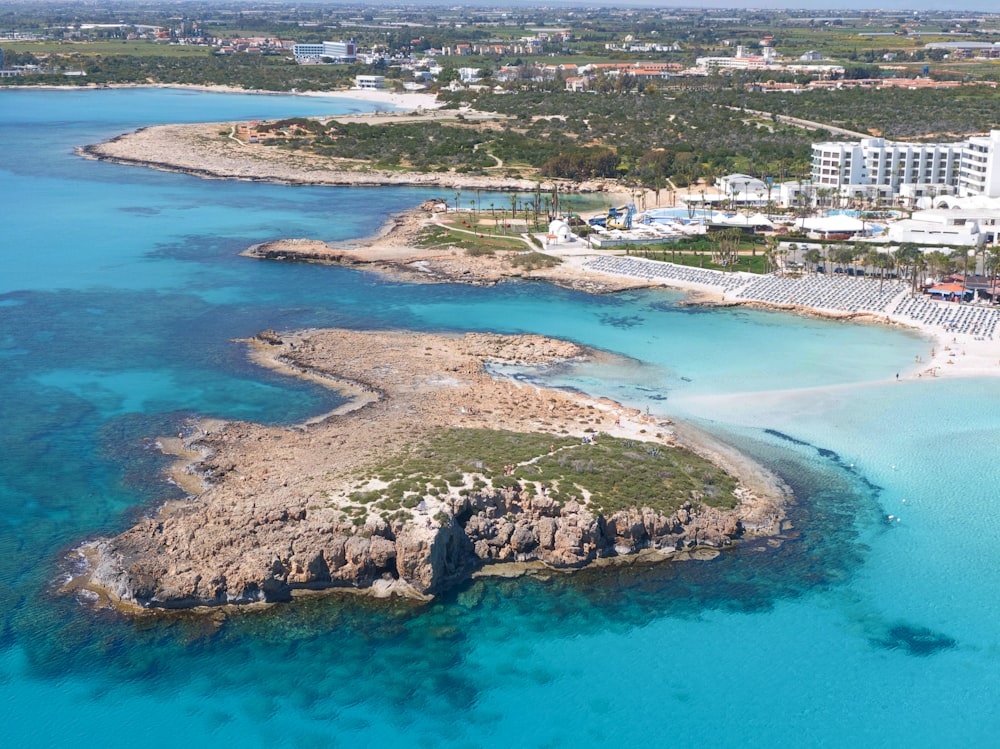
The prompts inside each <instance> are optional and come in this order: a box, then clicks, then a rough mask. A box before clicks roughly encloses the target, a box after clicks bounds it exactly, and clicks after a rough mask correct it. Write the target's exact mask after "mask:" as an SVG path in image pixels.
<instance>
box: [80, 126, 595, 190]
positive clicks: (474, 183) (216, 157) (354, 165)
mask: <svg viewBox="0 0 1000 749" xmlns="http://www.w3.org/2000/svg"><path fill="white" fill-rule="evenodd" d="M329 119H338V118H329ZM339 119H345V120H346V119H350V120H352V121H358V120H365V121H369V122H372V123H377V124H384V123H386V122H387V121H389V122H391V121H393V120H394V119H395V120H398V117H396V118H393V116H392V115H387V114H386V113H373V114H369V115H349V116H345V117H342V118H339ZM240 124H241V123H237V122H208V123H196V124H180V125H154V126H151V127H144V128H140V129H139V130H136V131H134V132H131V133H124V134H122V135H119V136H118V137H115V138H112V139H111V140H108V141H105V142H104V143H97V144H92V145H86V146H81V147H79V148H78V149H77V153H78V154H79V155H81V156H84V157H85V158H90V159H96V160H99V161H109V162H112V163H116V164H125V165H128V166H143V167H147V168H151V169H158V170H160V171H167V172H180V173H183V174H190V175H193V176H196V177H202V178H205V179H235V180H245V181H250V182H271V183H274V184H284V185H329V186H348V187H371V186H386V185H395V186H411V187H442V188H447V189H463V190H466V189H468V190H476V189H480V190H493V191H518V192H526V193H530V192H534V191H535V190H538V189H541V190H543V191H550V190H552V189H553V184H554V183H553V182H552V181H543V182H539V181H538V180H534V179H526V178H521V177H514V176H509V175H506V174H504V173H503V170H501V171H500V172H498V173H496V174H491V173H486V174H466V173H462V172H456V171H447V170H446V171H412V170H405V169H400V170H388V169H377V168H375V167H373V166H372V165H371V164H370V163H369V162H367V161H358V160H355V159H338V158H334V157H329V156H323V155H318V154H315V153H310V152H308V151H303V150H290V149H287V148H279V147H275V146H267V145H263V144H260V143H249V142H247V141H246V140H245V139H240V138H239V137H237V135H236V134H237V133H238V131H239V128H240ZM558 185H559V190H560V191H562V192H601V191H604V190H606V189H608V185H607V184H605V183H604V182H601V181H593V182H573V181H568V180H567V181H563V180H560V181H559V182H558Z"/></svg>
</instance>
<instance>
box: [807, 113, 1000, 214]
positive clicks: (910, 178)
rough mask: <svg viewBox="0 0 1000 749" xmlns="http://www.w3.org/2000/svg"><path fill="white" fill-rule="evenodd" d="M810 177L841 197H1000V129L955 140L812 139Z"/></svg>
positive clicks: (887, 198)
mask: <svg viewBox="0 0 1000 749" xmlns="http://www.w3.org/2000/svg"><path fill="white" fill-rule="evenodd" d="M812 183H813V185H814V186H815V187H816V189H818V190H822V189H827V190H833V191H835V192H837V193H839V194H840V195H843V196H845V197H865V196H867V197H871V198H876V197H877V198H882V199H885V200H893V199H895V198H897V197H900V196H902V197H905V198H910V199H916V198H919V197H923V196H933V195H955V194H957V195H962V196H971V195H985V196H987V197H1000V130H994V131H992V132H991V133H990V135H989V136H985V137H974V138H969V139H967V140H965V141H960V142H958V143H899V142H895V141H887V140H885V139H884V138H862V139H861V140H860V141H858V142H854V143H847V142H827V143H815V144H813V147H812Z"/></svg>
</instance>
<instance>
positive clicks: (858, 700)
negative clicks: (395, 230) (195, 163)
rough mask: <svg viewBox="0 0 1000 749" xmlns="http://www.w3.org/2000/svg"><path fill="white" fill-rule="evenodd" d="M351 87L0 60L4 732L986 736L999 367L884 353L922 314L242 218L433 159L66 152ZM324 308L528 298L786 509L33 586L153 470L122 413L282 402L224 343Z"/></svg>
mask: <svg viewBox="0 0 1000 749" xmlns="http://www.w3.org/2000/svg"><path fill="white" fill-rule="evenodd" d="M361 106H363V105H357V106H356V107H355V108H359V107H361ZM350 108H351V107H350V105H348V104H346V103H345V102H342V101H334V100H329V101H323V100H318V99H311V98H299V97H280V96H249V95H216V94H205V93H192V92H180V91H169V90H110V91H89V92H65V91H59V92H43V91H3V92H0V144H2V147H0V180H2V184H3V186H4V189H3V191H2V195H0V236H2V237H3V242H2V244H0V373H2V376H3V384H4V387H5V392H4V397H3V398H2V399H0V425H2V429H0V551H2V554H0V617H2V619H0V695H2V705H3V707H2V708H0V709H2V713H0V742H2V743H3V745H5V746H20V745H37V746H78V745H99V746H108V747H115V746H123V747H124V746H128V747H134V746H136V745H139V746H178V745H185V744H192V745H193V744H197V745H201V744H203V743H206V737H209V738H210V740H212V741H231V742H235V741H239V742H240V744H241V745H243V746H249V747H256V746H260V747H274V746H290V747H300V746H322V747H327V746H350V747H359V746H387V745H388V746H434V747H437V746H506V747H509V746H546V747H557V746H573V747H580V746H620V745H624V744H626V743H629V744H631V743H635V742H642V743H647V744H648V743H653V744H668V743H669V744H673V743H682V742H683V743H691V742H695V741H698V742H706V743H707V742H712V743H716V744H720V745H723V746H733V745H750V746H765V745H770V746H781V745H785V746H800V745H819V746H858V745H864V746H871V745H875V746H900V745H908V746H924V745H941V744H945V745H954V744H956V743H959V742H968V743H972V744H975V745H991V744H993V743H995V739H994V736H995V733H996V728H997V725H996V723H997V718H996V714H997V711H996V708H995V706H996V704H997V703H998V702H1000V683H998V682H1000V647H998V639H997V635H996V631H995V622H997V621H998V620H1000V610H998V607H1000V605H998V600H1000V597H998V595H997V594H998V593H1000V566H998V565H995V564H993V562H992V559H993V557H994V556H995V555H996V553H997V541H996V539H997V537H998V530H1000V528H998V526H1000V522H998V520H997V514H996V512H995V510H994V508H993V503H994V500H995V487H997V486H998V485H1000V476H998V471H1000V469H998V468H997V466H996V461H995V460H994V455H995V445H996V443H997V435H998V429H1000V397H998V394H1000V389H998V387H997V384H996V382H994V381H974V380H970V381H964V382H959V381H914V382H904V383H898V384H897V383H895V382H894V381H892V376H893V374H895V372H897V371H900V370H901V369H904V368H905V367H906V366H907V362H912V361H913V360H914V356H915V354H916V353H926V349H927V348H929V344H928V343H927V342H926V341H923V340H922V339H920V338H919V337H917V336H914V335H911V334H907V333H903V332H900V331H897V330H890V329H882V328H876V327H864V326H848V325H840V324H835V323H830V322H824V321H817V320H807V319H799V318H794V317H789V316H782V315H778V314H768V313H762V312H756V311H749V310H697V309H690V308H684V307H678V306H676V305H675V302H676V301H677V300H678V299H679V298H680V297H679V295H678V294H675V293H672V292H652V291H651V292H638V293H629V294H620V295H615V296H609V297H589V296H586V295H583V294H579V293H575V292H570V291H566V290H561V289H556V288H553V287H550V286H548V285H543V284H529V283H510V284H503V285H501V286H498V287H496V288H491V289H483V288H475V287H464V286H453V285H407V284H401V283H398V282H390V281H385V280H382V279H380V278H379V277H377V276H372V275H366V274H363V273H359V272H355V271H351V270H347V269H341V268H320V267H314V266H308V265H284V264H276V263H263V262H257V261H252V260H248V259H245V258H240V257H238V256H237V253H238V252H239V251H240V250H242V249H244V248H245V247H246V246H248V245H249V244H253V243H255V242H259V241H263V240H267V239H274V238H279V237H299V236H302V237H315V238H320V239H324V240H336V239H345V238H351V237H357V236H362V235H365V234H368V233H370V232H371V231H373V230H374V229H376V228H377V227H378V226H379V225H380V224H381V223H382V222H383V221H384V220H385V218H386V217H388V216H389V215H391V214H392V213H393V212H395V211H398V210H401V209H403V208H406V207H409V206H411V205H413V204H415V203H418V202H420V201H422V200H424V199H426V198H427V197H431V196H433V195H435V194H436V193H435V192H434V191H427V190H408V189H378V190H369V189H335V188H322V189H321V188H308V187H279V186H269V185H261V184H250V183H239V182H220V181H203V180H198V179H194V178H190V177H185V176H183V175H174V174H165V173H158V172H153V171H148V170H143V169H136V168H129V167H122V166H116V165H108V164H100V163H95V162H91V161H86V160H83V159H80V158H78V157H76V156H74V155H73V148H74V147H75V146H78V145H82V144H85V143H89V142H94V141H96V140H99V139H103V138H107V137H111V136H113V135H116V134H118V133H121V132H124V131H127V130H130V129H133V128H136V127H141V126H144V125H148V124H154V123H157V122H168V121H170V122H173V121H212V120H226V119H237V118H263V117H273V116H286V115H293V114H321V113H331V112H335V111H345V110H347V109H350ZM330 325H340V326H350V327H359V328H372V327H374V328H384V327H404V328H413V329H420V330H454V329H484V330H485V329H492V330H499V331H509V332H521V331H532V332H539V333H544V334H548V335H557V336H563V337H568V338H571V339H573V340H577V341H581V342H583V343H587V344H590V345H594V346H599V347H602V348H606V349H609V350H613V351H616V352H620V353H622V354H625V355H627V356H630V357H633V359H634V364H632V365H629V366H627V367H616V368H598V367H584V368H580V369H577V370H574V371H571V372H568V373H564V374H562V375H560V378H559V380H558V382H559V383H560V384H566V385H570V386H573V387H580V388H583V389H586V390H588V391H592V392H594V393H597V394H602V395H610V396H612V397H615V398H619V399H621V400H624V401H626V402H628V403H631V404H634V405H636V406H639V407H646V406H647V405H648V406H649V407H650V408H651V409H652V410H653V411H654V412H656V413H660V414H663V415H671V416H678V415H679V416H683V417H685V418H689V419H692V420H694V421H696V422H698V423H700V424H701V425H702V426H704V427H706V428H708V429H710V430H712V431H714V432H716V433H717V434H719V435H720V436H723V437H725V438H727V439H729V440H731V441H732V442H734V443H735V444H737V445H739V446H741V447H742V448H744V449H745V450H747V451H748V452H749V453H751V454H753V455H755V456H756V457H758V458H759V459H760V460H762V461H764V462H765V463H767V464H768V465H769V466H771V467H772V468H773V469H774V470H776V471H777V472H778V473H780V474H781V475H782V476H783V477H784V478H785V479H786V480H787V481H788V482H789V484H791V485H792V486H793V488H794V489H795V490H796V494H797V496H798V498H799V502H798V504H797V505H796V506H795V507H794V508H793V510H792V517H793V520H794V522H795V526H796V531H797V533H796V534H795V537H794V538H793V539H791V540H789V541H787V542H785V543H784V544H783V545H781V546H780V547H778V548H772V547H771V546H769V545H768V544H757V543H750V544H746V545H744V546H742V547H740V548H739V549H737V550H736V551H735V552H732V553H727V554H725V555H723V556H722V557H720V558H719V559H717V560H715V561H712V562H705V563H697V564H695V563H692V564H682V565H664V566H656V567H650V568H645V569H638V570H635V569H628V570H624V569H623V570H614V571H610V572H600V573H598V572H592V573H591V572H588V573H583V574H580V575H576V576H573V577H566V578H563V577H557V578H555V579H553V580H550V581H537V580H528V581H503V582H498V581H490V582H484V583H475V584H471V585H469V586H468V587H466V588H465V589H463V590H460V591H456V592H455V593H453V594H451V595H449V596H447V597H446V598H445V599H444V600H442V601H439V602H437V603H435V604H434V605H432V606H429V607H414V606H412V605H410V604H406V603H401V602H395V601H390V602H370V601H364V600H354V599H350V598H348V599H343V598H338V597H330V598H321V599H313V600H308V601H305V602H296V603H295V604H292V605H288V606H283V607H279V608H277V609H272V610H270V611H268V612H266V613H261V612H250V611H239V612H236V613H234V614H232V615H230V616H228V617H225V618H221V619H206V618H199V617H188V616H183V615H181V616H177V617H174V618H170V619H163V620H157V621H140V622H133V621H129V620H125V619H122V618H121V617H118V616H117V615H114V614H112V613H110V612H102V611H94V610H92V609H91V608H89V607H86V606H83V605H81V604H80V603H79V602H78V601H76V600H75V599H73V598H71V597H67V596H63V595H60V594H59V593H58V592H57V585H58V581H59V579H60V576H61V575H62V574H64V572H65V561H64V557H65V554H66V552H67V551H68V550H69V549H71V548H72V547H74V546H75V545H76V544H78V543H79V542H80V541H82V540H84V539H87V538H92V537H94V536H97V535H105V534H109V533H113V532H115V531H116V530H119V529H122V528H124V527H126V526H127V525H128V524H130V522H132V521H133V520H134V518H135V517H136V516H137V515H138V514H141V513H142V512H144V511H147V510H148V509H149V508H150V507H153V506H155V504H156V503H157V502H158V501H162V500H163V499H165V498H168V497H171V496H175V491H176V490H175V489H173V488H172V487H171V486H170V485H168V484H167V483H166V482H165V481H164V480H163V479H162V477H161V474H160V469H161V468H162V466H163V461H162V459H161V458H160V456H159V455H158V454H157V453H156V451H155V450H154V449H152V447H151V443H150V440H149V438H150V437H152V436H156V435H160V434H168V433H174V432H176V431H177V430H178V428H179V427H180V426H181V425H183V423H184V421H185V419H187V418H189V417H190V416H192V415H210V416H219V417H225V418H246V419H258V420H264V421H269V422H294V421H297V420H300V419H303V418H306V417H308V416H309V415H311V414H314V413H318V412H321V411H323V410H325V409H328V408H329V407H330V406H331V405H332V404H334V403H336V402H337V396H336V394H331V393H329V392H326V391H323V390H320V389H318V388H316V387H312V386H310V385H307V384H303V383H300V382H296V381H290V380H286V379H283V378H279V377H277V376H275V375H273V374H270V373H268V372H265V371H262V370H260V369H257V368H255V367H253V366H251V365H249V364H248V363H247V362H246V360H245V358H244V355H243V351H242V349H241V347H240V346H239V344H237V343H234V342H233V339H235V338H240V337H244V336H248V335H252V334H254V333H256V332H258V331H260V330H262V329H264V328H276V329H279V330H280V329H293V328H300V327H305V326H330ZM903 500H906V501H905V502H904V501H903ZM890 513H891V514H894V515H899V516H900V517H901V518H902V522H900V523H895V522H893V523H890V522H889V521H888V520H887V519H886V515H887V514H890Z"/></svg>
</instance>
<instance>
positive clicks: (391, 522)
mask: <svg viewBox="0 0 1000 749" xmlns="http://www.w3.org/2000/svg"><path fill="white" fill-rule="evenodd" d="M247 345H248V346H249V347H250V350H251V355H252V357H253V358H254V360H256V361H257V362H259V363H260V364H262V365H265V366H269V367H272V368H275V369H277V370H279V371H282V372H285V373H289V374H295V375H297V376H302V377H309V378H314V379H316V380H318V381H320V382H323V383H325V384H326V385H328V386H330V387H335V388H337V389H338V390H341V391H343V392H344V393H346V394H349V395H351V397H352V400H351V402H350V403H349V404H348V405H346V406H344V407H343V408H340V409H338V410H337V411H334V412H333V413H331V414H327V415H326V416H324V417H321V418H319V419H315V420H313V421H311V422H310V423H308V424H304V425H298V426H294V427H273V426H262V425H259V424H252V423H246V422H228V423H226V422H220V423H217V424H213V423H209V422H204V423H202V424H198V425H196V427H195V428H194V429H193V430H192V434H191V435H190V436H188V437H187V438H186V439H185V440H184V445H183V447H184V448H185V449H187V450H188V451H195V454H197V455H198V458H197V460H195V461H194V462H193V463H191V464H190V465H189V466H188V469H187V470H188V471H189V472H190V473H194V474H196V475H197V476H199V477H200V478H201V480H202V481H203V482H204V485H205V487H206V488H205V490H204V491H202V492H201V493H200V494H197V495H194V496H191V497H190V498H188V499H186V500H181V501H171V502H168V503H166V504H165V505H163V506H162V507H160V508H159V509H158V510H156V512H155V513H153V514H152V515H151V516H150V517H148V518H146V519H143V520H142V521H140V522H139V523H137V524H136V525H135V526H134V527H132V528H131V529H129V530H127V531H125V532H124V533H122V534H121V535H119V536H116V537H114V538H110V539H101V540H98V541H95V542H93V543H92V544H90V545H89V546H88V547H87V548H86V549H85V552H86V553H85V556H86V557H87V558H88V559H90V560H91V568H90V572H89V575H90V580H89V583H88V585H89V586H90V588H91V589H92V590H95V591H98V592H99V593H102V594H106V595H107V597H108V598H109V599H110V600H111V601H112V602H115V603H117V604H120V605H121V606H122V607H124V608H128V607H141V608H184V607H192V606H201V605H211V606H216V605H223V604H240V603H252V602H262V601H268V602H269V601H281V600H286V599H288V598H290V597H291V596H292V594H293V593H294V592H296V591H308V590H321V589H328V588H350V589H359V590H365V591H368V592H371V593H372V594H376V595H384V594H386V593H396V594H401V595H407V596H412V597H415V598H428V597H431V596H433V595H435V594H437V593H439V592H440V591H442V590H445V589H446V588H448V587H449V586H450V585H453V584H455V583H456V582H459V581H461V580H465V579H467V578H468V577H469V576H470V575H471V574H472V573H473V572H474V571H476V570H477V569H480V568H481V567H483V566H484V565H489V564H499V563H538V562H541V563H544V564H545V565H547V566H549V567H552V568H564V569H571V568H576V567H580V566H583V565H586V564H588V563H590V562H593V561H594V560H597V559H606V558H609V557H614V556H616V555H630V554H634V553H636V552H638V551H640V550H644V549H659V550H663V551H665V552H672V551H675V550H682V549H690V548H693V547H703V546H711V547H723V546H726V545H728V544H730V543H732V542H733V540H734V539H737V538H739V537H740V536H741V535H743V534H744V533H747V532H751V533H754V534H767V533H776V532H778V531H779V529H780V528H779V527H780V523H781V518H782V512H781V501H782V497H781V496H780V492H778V491H777V489H776V487H775V486H774V485H771V486H766V485H765V483H766V482H765V483H761V482H759V481H758V480H759V479H760V474H759V472H758V473H754V472H752V471H747V472H746V474H747V476H749V477H751V484H749V485H748V484H743V485H741V486H740V487H739V488H738V489H737V490H736V495H737V497H738V499H739V500H740V501H739V503H738V504H737V506H736V508H735V509H734V510H719V509H714V508H711V507H705V506H702V505H700V503H698V502H696V501H695V502H691V501H688V502H685V503H684V504H683V505H681V506H680V507H679V509H677V510H676V511H675V512H671V513H663V512H656V511H654V510H651V509H650V508H644V507H635V508H630V509H627V510H622V511H617V512H614V513H610V514H607V515H604V514H602V513H600V512H599V511H597V510H596V509H594V508H593V507H591V506H590V505H589V504H588V501H587V499H586V497H584V496H582V495H580V496H574V497H572V498H570V499H568V500H567V499H566V498H565V497H564V498H563V500H562V501H556V500H554V499H553V498H552V497H551V496H550V495H549V494H548V493H547V492H546V488H545V487H544V486H541V487H540V486H538V485H537V484H534V483H531V482H522V483H521V484H514V485H511V484H510V483H506V484H503V485H494V484H493V483H492V482H490V481H480V482H478V483H475V482H473V480H472V478H471V477H466V478H465V479H464V481H465V483H464V484H463V488H462V489H461V490H459V489H458V487H449V488H448V490H447V491H437V490H434V491H430V490H428V492H427V493H426V495H424V496H421V497H419V503H417V502H412V503H410V505H409V506H406V507H403V508H400V509H398V510H396V511H394V512H392V513H391V514H390V513H387V512H386V511H384V510H383V511H380V509H379V508H378V507H377V506H374V505H372V506H366V505H364V503H363V502H362V501H360V500H359V499H358V493H359V488H361V489H365V488H372V487H377V486H378V481H379V480H378V479H377V478H376V476H375V475H374V474H375V471H374V469H373V466H375V465H377V464H379V462H380V461H383V460H385V459H387V458H391V457H392V456H394V455H398V454H399V452H400V451H401V450H404V449H406V446H409V445H413V444H419V443H420V440H421V439H422V438H423V437H425V436H426V435H429V434H434V433H436V432H440V431H441V430H454V429H478V430H509V431H513V432H518V433H526V432H529V433H542V434H545V435H549V434H551V435H554V436H561V437H563V438H564V439H568V437H567V435H568V436H569V437H574V438H575V439H579V437H581V436H585V435H592V434H596V433H607V434H612V435H616V436H621V437H627V438H630V439H632V438H635V439H644V440H653V441H655V442H657V443H658V445H659V448H660V449H682V448H680V447H677V446H674V437H673V435H672V434H671V433H670V432H669V430H663V431H659V432H657V436H656V437H650V436H649V435H648V434H645V433H644V432H645V430H646V428H647V427H650V426H653V424H652V423H651V421H650V420H649V418H648V417H645V416H642V415H641V414H639V413H638V412H636V411H634V410H630V409H625V408H623V407H621V406H619V405H618V404H615V403H613V402H612V401H608V400H593V399H588V398H585V397H583V396H580V395H578V394H575V393H568V392H563V391H556V390H548V389H545V388H538V387H530V386H525V385H521V384H519V383H517V382H514V381H512V380H507V379H498V378H494V377H492V376H491V375H490V374H489V373H488V371H487V368H486V363H487V362H490V361H502V362H519V363H524V364H546V363H553V362H562V361H566V360H571V359H577V358H582V357H595V356H602V354H599V353H598V352H593V351H590V350H586V349H583V348H581V347H580V346H577V345H576V344H573V343H570V342H566V341H559V340H553V339H550V338H544V337H541V336H530V335H525V336H504V335H494V334H486V333H470V334H466V335H462V336H445V335H430V334H418V333H413V332H357V331H347V330H319V331H305V332H300V333H294V334H285V333H277V332H275V331H264V332H263V333H261V334H260V335H259V336H258V337H256V338H255V339H253V340H252V341H248V342H247ZM498 433H499V432H498ZM544 442H545V443H546V444H547V443H548V437H545V438H544ZM560 449H576V447H575V446H570V447H566V448H560ZM580 449H585V446H584V447H581V448H580ZM545 452H547V451H545ZM731 472H732V471H731ZM427 478H429V479H434V478H435V477H427ZM452 480H454V479H452ZM755 481H756V482H757V483H756V484H753V482H755ZM362 493H363V492H362ZM744 520H747V523H745V522H744Z"/></svg>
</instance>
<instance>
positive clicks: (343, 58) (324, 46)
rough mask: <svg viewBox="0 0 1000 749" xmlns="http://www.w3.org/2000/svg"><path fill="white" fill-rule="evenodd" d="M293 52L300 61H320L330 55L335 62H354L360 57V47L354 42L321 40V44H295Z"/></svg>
mask: <svg viewBox="0 0 1000 749" xmlns="http://www.w3.org/2000/svg"><path fill="white" fill-rule="evenodd" d="M292 54H293V55H295V59H296V60H297V61H299V62H319V61H321V60H322V59H323V58H324V57H328V58H330V59H331V60H333V61H334V62H354V61H355V60H357V59H358V48H357V45H355V44H354V42H345V41H343V40H341V41H339V42H320V43H319V44H295V45H293V46H292Z"/></svg>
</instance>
